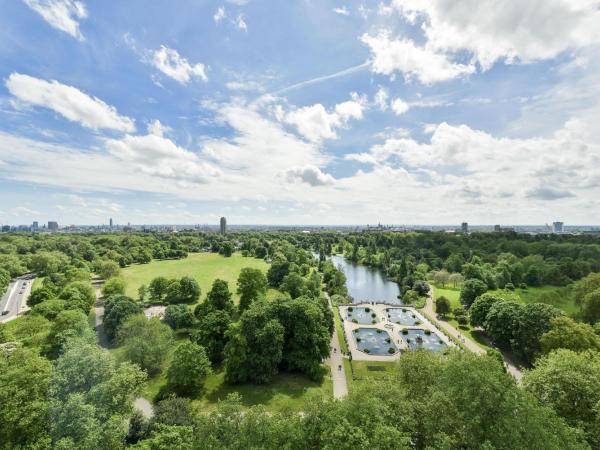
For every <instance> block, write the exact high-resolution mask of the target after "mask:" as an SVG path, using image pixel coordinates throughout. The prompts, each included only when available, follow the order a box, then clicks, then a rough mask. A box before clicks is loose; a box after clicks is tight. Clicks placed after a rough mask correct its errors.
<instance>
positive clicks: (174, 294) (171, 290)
mask: <svg viewBox="0 0 600 450" xmlns="http://www.w3.org/2000/svg"><path fill="white" fill-rule="evenodd" d="M180 288H181V282H180V281H179V280H169V286H167V292H166V294H165V303H168V304H175V303H181V298H180V290H181V289H180Z"/></svg>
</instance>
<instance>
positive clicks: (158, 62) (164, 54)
mask: <svg viewBox="0 0 600 450" xmlns="http://www.w3.org/2000/svg"><path fill="white" fill-rule="evenodd" d="M151 62H152V65H153V66H154V67H156V68H157V69H158V70H160V71H161V72H162V73H164V74H165V75H166V76H168V77H170V78H173V79H174V80H175V81H178V82H179V83H181V84H187V83H189V82H190V80H192V79H194V78H199V79H201V80H202V81H208V77H207V76H206V71H205V67H204V64H201V63H197V64H190V63H189V61H188V60H187V59H186V58H184V57H182V56H181V55H180V54H179V53H178V52H177V50H174V49H172V48H168V47H165V46H164V45H161V46H160V48H159V49H158V50H156V51H154V53H153V54H152V61H151Z"/></svg>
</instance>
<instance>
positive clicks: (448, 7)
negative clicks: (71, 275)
mask: <svg viewBox="0 0 600 450" xmlns="http://www.w3.org/2000/svg"><path fill="white" fill-rule="evenodd" d="M285 3H286V2H258V1H251V0H248V1H246V0H244V1H240V0H235V1H234V0H221V1H208V2H202V3H197V2H184V1H182V2H179V4H178V7H177V8H172V7H171V6H170V5H169V4H167V3H161V2H153V3H152V4H151V5H148V4H147V3H146V2H142V1H141V0H136V1H131V2H127V3H122V4H118V5H114V6H113V7H111V8H105V7H104V4H103V3H102V2H98V1H75V0H56V1H53V2H46V1H41V0H27V1H13V2H5V4H4V5H3V14H2V16H1V17H0V42H1V43H2V44H0V119H1V120H0V220H1V221H2V222H3V223H16V224H19V223H21V224H22V223H27V224H30V223H32V221H33V220H38V219H39V218H41V217H46V218H49V220H56V221H58V222H59V223H65V224H67V223H73V224H84V223H100V222H101V221H104V220H105V219H104V218H106V217H111V216H112V217H115V218H117V217H126V220H125V221H126V222H131V223H145V224H160V223H214V222H216V221H218V220H219V217H221V216H227V217H228V219H229V220H230V221H231V222H232V223H246V224H259V223H272V224H280V225H291V224H323V225H341V224H349V223H377V222H379V221H381V222H385V223H408V224H424V223H429V224H447V223H458V224H460V223H461V222H462V221H468V222H469V223H488V224H497V223H501V224H530V225H531V224H543V223H546V222H549V223H551V221H555V220H562V218H565V222H567V223H573V224H595V223H600V195H598V194H599V187H598V183H597V180H598V179H599V178H600V173H598V171H599V170H600V169H598V168H599V167H600V165H599V164H598V158H600V145H599V144H598V142H600V139H599V138H600V131H599V129H598V127H597V126H596V124H597V123H598V119H600V102H599V100H600V84H599V83H598V82H597V80H598V79H600V77H599V75H600V73H599V72H600V63H599V62H598V58H597V57H596V56H597V54H598V51H600V33H599V32H598V27H597V26H596V25H595V24H596V23H597V22H598V19H599V16H600V12H599V11H598V10H597V8H595V7H594V6H593V5H592V4H591V3H590V2H587V1H583V0H576V1H566V0H552V2H551V3H552V7H547V3H546V2H541V1H540V0H535V1H534V2H533V3H532V2H526V3H524V2H518V1H516V0H510V1H506V2H504V3H503V8H501V9H499V8H494V7H492V5H493V3H492V2H491V0H484V1H475V0H465V1H464V2H462V3H461V5H460V6H456V5H455V6H452V4H451V3H449V2H443V1H441V0H435V1H431V2H424V3H422V4H420V3H418V2H417V3H415V2H412V1H409V0H387V1H382V2H377V3H376V4H375V3H374V2H373V3H372V4H371V3H364V2H362V1H344V2H339V1H330V0H324V1H322V2H298V3H296V4H294V5H288V4H285ZM540 11H544V16H543V18H542V16H540ZM515 17H519V18H521V20H514V18H515ZM267 24H268V26H267ZM523 24H527V26H526V27H524V26H523ZM460 30H463V31H460ZM464 30H469V32H468V33H466V32H464ZM15 44H18V45H15ZM41 199H43V201H40V200H41ZM557 216H560V217H559V218H558V219H556V217H557ZM39 220H41V219H39ZM115 220H117V219H115ZM117 221H118V220H117Z"/></svg>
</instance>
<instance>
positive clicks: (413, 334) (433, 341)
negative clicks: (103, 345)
mask: <svg viewBox="0 0 600 450" xmlns="http://www.w3.org/2000/svg"><path fill="white" fill-rule="evenodd" d="M404 332H408V333H407V334H404ZM400 337H401V338H402V339H403V340H404V341H405V342H406V344H407V345H408V347H409V348H410V349H411V350H416V349H420V348H423V349H425V350H433V351H438V350H442V349H444V348H445V347H446V344H445V343H444V341H442V340H441V339H440V338H439V336H437V335H436V334H435V333H433V332H431V334H427V333H425V330H421V329H408V330H402V331H401V332H400Z"/></svg>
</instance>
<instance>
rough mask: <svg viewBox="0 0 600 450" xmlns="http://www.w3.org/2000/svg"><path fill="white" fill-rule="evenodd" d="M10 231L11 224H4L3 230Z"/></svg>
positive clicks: (4, 231)
mask: <svg viewBox="0 0 600 450" xmlns="http://www.w3.org/2000/svg"><path fill="white" fill-rule="evenodd" d="M9 231H10V225H2V232H3V233H8V232H9Z"/></svg>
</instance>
